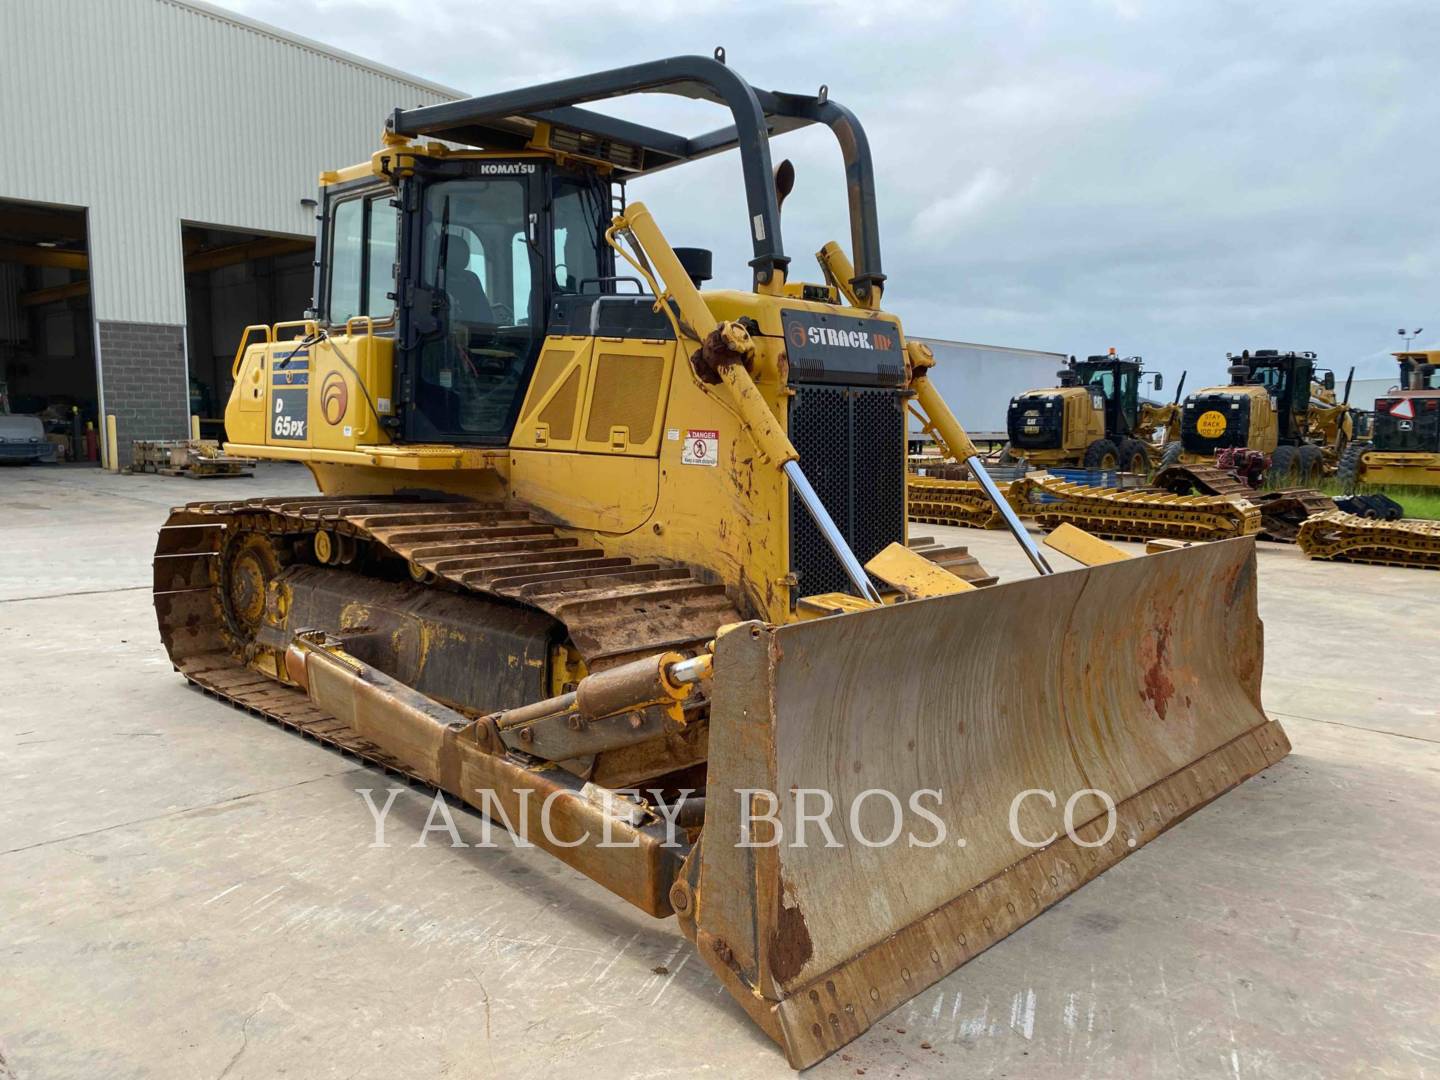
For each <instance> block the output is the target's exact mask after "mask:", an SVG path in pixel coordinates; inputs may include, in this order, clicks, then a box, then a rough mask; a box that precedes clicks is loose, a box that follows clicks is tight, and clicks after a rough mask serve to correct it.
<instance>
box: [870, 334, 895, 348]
mask: <svg viewBox="0 0 1440 1080" xmlns="http://www.w3.org/2000/svg"><path fill="white" fill-rule="evenodd" d="M894 347H895V339H894V338H892V337H890V335H888V334H876V335H875V348H877V349H893V348H894Z"/></svg>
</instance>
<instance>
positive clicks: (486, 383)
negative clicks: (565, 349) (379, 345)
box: [415, 179, 535, 438]
mask: <svg viewBox="0 0 1440 1080" xmlns="http://www.w3.org/2000/svg"><path fill="white" fill-rule="evenodd" d="M527 225H528V218H527V210H526V189H525V184H524V182H523V181H522V180H518V179H495V180H470V179H467V180H445V181H440V182H438V183H434V184H431V185H429V186H428V187H427V188H426V189H425V206H424V236H423V241H422V245H421V279H422V281H423V283H424V285H425V287H426V288H427V289H428V290H430V291H431V294H432V297H433V299H432V304H433V306H434V308H435V311H436V314H437V316H439V324H440V328H441V329H440V332H439V333H436V334H433V335H431V336H429V338H428V339H427V340H426V341H425V342H424V344H423V345H422V346H421V349H420V362H419V364H418V367H417V372H416V375H417V378H416V387H415V396H416V403H417V404H418V405H419V407H420V409H421V410H422V411H423V412H424V413H425V415H426V417H427V419H428V420H429V422H430V424H431V425H432V426H433V427H434V428H435V429H436V431H438V432H442V433H451V434H460V435H471V436H477V437H481V438H484V437H497V438H498V437H503V436H506V435H508V432H509V429H510V421H511V416H512V413H513V411H514V408H515V407H516V406H517V405H518V398H519V395H520V394H521V393H522V392H523V389H524V385H523V381H524V378H525V375H526V371H527V369H528V367H529V362H530V356H531V351H532V349H531V346H532V343H533V339H532V329H531V322H532V308H533V307H534V306H535V305H534V304H533V302H532V291H533V286H534V284H535V283H534V282H532V275H531V266H532V248H531V244H530V240H529V236H528V232H527Z"/></svg>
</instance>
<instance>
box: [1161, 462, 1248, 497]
mask: <svg viewBox="0 0 1440 1080" xmlns="http://www.w3.org/2000/svg"><path fill="white" fill-rule="evenodd" d="M1151 483H1152V484H1153V485H1154V486H1155V487H1158V488H1161V489H1163V490H1165V491H1168V492H1170V493H1171V494H1172V495H1190V494H1194V493H1196V492H1199V493H1200V494H1202V495H1238V496H1240V497H1241V498H1242V499H1248V498H1250V497H1251V496H1252V495H1254V494H1255V489H1254V488H1252V487H1251V486H1250V485H1249V484H1247V483H1245V481H1244V480H1241V479H1240V478H1239V477H1238V476H1236V475H1235V474H1234V473H1232V472H1229V471H1227V470H1225V469H1221V468H1217V467H1216V466H1214V465H1181V464H1176V465H1167V466H1166V467H1165V468H1163V469H1161V470H1160V471H1159V472H1157V473H1156V474H1155V477H1154V479H1153V480H1151Z"/></svg>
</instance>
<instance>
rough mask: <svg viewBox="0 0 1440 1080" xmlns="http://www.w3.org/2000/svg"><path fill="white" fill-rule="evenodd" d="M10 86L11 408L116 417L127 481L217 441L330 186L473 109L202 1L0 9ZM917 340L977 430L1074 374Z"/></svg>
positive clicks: (1050, 364)
mask: <svg viewBox="0 0 1440 1080" xmlns="http://www.w3.org/2000/svg"><path fill="white" fill-rule="evenodd" d="M62 76H63V77H62ZM0 86H3V87H4V101H5V105H6V109H5V114H4V120H3V124H4V133H5V136H6V138H5V145H6V152H5V153H4V154H3V155H0V393H3V394H4V397H5V401H6V403H7V404H8V408H9V409H10V411H13V412H21V413H32V414H39V415H40V416H41V417H42V418H43V419H45V421H46V426H47V429H48V430H49V431H50V432H51V433H52V437H54V438H56V439H60V438H61V437H66V438H65V439H64V442H65V447H66V451H67V453H68V455H69V456H71V457H72V458H76V459H79V460H85V459H87V458H89V459H92V460H94V459H98V458H99V457H100V456H102V455H103V454H104V439H103V437H101V435H100V433H101V432H103V430H104V426H105V425H104V420H103V418H104V417H106V416H107V415H113V416H114V417H115V418H116V425H117V440H116V443H117V455H116V456H117V458H118V464H119V465H124V464H128V462H129V460H130V456H131V446H132V443H133V442H134V441H135V440H137V439H182V438H185V437H187V435H188V434H189V432H190V417H191V416H198V417H199V418H200V421H201V432H202V434H203V435H204V436H206V437H212V438H223V437H224V435H225V432H224V427H223V422H222V416H223V413H224V409H225V403H226V401H227V400H228V398H229V394H230V389H231V385H232V382H233V379H232V377H231V367H232V363H233V361H234V358H235V350H236V347H237V345H238V344H239V343H240V341H241V338H242V336H243V333H244V329H245V327H246V326H249V325H252V324H256V323H274V322H277V321H282V320H290V319H298V318H300V317H301V316H302V315H303V314H304V312H305V311H306V309H307V307H308V306H309V303H310V298H311V295H312V292H313V273H314V269H313V258H314V239H313V238H314V233H315V207H316V189H317V186H318V183H317V181H318V177H319V175H320V173H321V172H322V171H324V170H327V169H333V168H336V167H338V166H341V165H346V164H351V163H355V162H359V161H363V160H366V159H368V158H369V157H370V155H371V154H372V153H373V152H374V151H375V149H376V147H377V146H378V145H379V140H380V136H381V132H382V128H383V123H384V119H385V118H386V117H387V116H388V115H389V114H390V113H391V111H392V110H394V109H395V108H396V107H412V106H416V105H427V104H433V103H436V102H440V101H446V100H453V99H456V98H460V97H463V96H465V95H464V94H462V93H461V92H460V91H458V90H453V89H450V88H448V87H444V86H440V85H437V84H434V83H430V82H426V81H424V80H421V79H418V78H415V77H413V76H410V75H406V74H404V73H401V72H398V71H394V70H392V69H389V68H386V67H383V66H381V65H378V64H375V63H372V62H370V61H368V60H364V59H361V58H359V57H356V56H352V55H350V54H348V53H345V52H342V51H339V50H336V49H332V48H330V47H328V46H325V45H322V44H319V43H317V42H314V41H310V40H308V39H304V38H300V37H296V36H294V35H291V34H288V33H285V32H282V31H280V30H277V29H275V28H273V27H269V26H265V25H263V24H260V23H256V22H253V21H251V20H248V19H246V18H244V17H241V16H238V15H234V14H232V13H230V12H228V11H224V10H222V9H220V8H217V7H214V6H212V5H210V4H206V3H203V2H200V0H106V2H104V3H96V2H91V0H0ZM925 340H928V341H930V344H931V345H932V346H933V347H934V348H935V349H936V352H937V354H938V355H939V356H940V357H941V360H942V366H941V367H940V368H939V369H937V372H938V381H939V382H940V383H941V384H942V389H943V390H944V391H945V393H946V394H947V396H948V398H949V400H950V401H951V402H953V403H954V405H955V407H956V410H957V412H958V413H959V414H960V418H961V420H962V422H963V423H965V424H966V425H967V426H969V427H970V428H971V429H972V430H973V431H975V432H976V433H977V434H981V433H988V432H989V431H990V430H991V429H993V428H995V427H997V426H999V425H1000V424H1001V423H1003V417H1004V415H1005V404H1006V402H1007V401H1008V400H1009V397H1010V396H1011V395H1012V394H1015V393H1017V392H1019V391H1021V390H1023V389H1025V388H1027V387H1030V386H1044V385H1048V384H1049V383H1051V382H1052V381H1053V377H1054V370H1055V368H1056V367H1057V366H1058V364H1059V362H1060V361H1062V360H1063V359H1064V357H1063V355H1061V354H1059V353H1043V352H1037V351H1033V350H1026V349H1009V348H1003V347H998V346H984V345H970V344H965V343H958V342H941V341H934V340H931V339H925ZM90 426H93V429H94V436H93V437H92V436H91V435H89V434H87V431H86V429H87V427H90Z"/></svg>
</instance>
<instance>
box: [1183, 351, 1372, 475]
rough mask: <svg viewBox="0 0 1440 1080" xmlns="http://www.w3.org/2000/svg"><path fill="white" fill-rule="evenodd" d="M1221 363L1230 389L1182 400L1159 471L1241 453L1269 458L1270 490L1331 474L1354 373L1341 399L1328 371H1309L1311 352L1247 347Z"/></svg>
mask: <svg viewBox="0 0 1440 1080" xmlns="http://www.w3.org/2000/svg"><path fill="white" fill-rule="evenodd" d="M1228 359H1229V360H1230V364H1229V367H1228V373H1229V375H1230V384H1229V385H1228V386H1212V387H1207V388H1206V389H1204V390H1198V391H1196V392H1195V393H1193V394H1191V395H1189V396H1188V397H1187V398H1186V399H1185V403H1184V405H1183V406H1182V407H1181V410H1180V438H1179V439H1177V440H1174V441H1172V442H1170V443H1168V444H1167V445H1166V447H1165V451H1164V454H1163V455H1162V457H1161V465H1162V466H1165V467H1168V466H1171V465H1177V464H1178V465H1213V464H1214V462H1215V454H1216V451H1219V450H1245V449H1248V450H1252V451H1255V452H1257V453H1259V454H1264V455H1265V456H1266V457H1267V458H1268V459H1269V461H1268V464H1267V466H1266V472H1265V481H1266V482H1267V483H1269V484H1271V485H1272V486H1277V487H1296V486H1301V487H1308V486H1313V485H1315V484H1317V483H1318V482H1319V481H1320V478H1321V477H1322V476H1325V475H1327V474H1329V473H1333V472H1334V471H1335V469H1336V467H1337V466H1338V464H1339V462H1340V456H1341V455H1342V454H1343V453H1344V451H1345V447H1346V446H1347V445H1348V444H1349V442H1350V439H1351V437H1352V435H1353V432H1354V422H1353V420H1352V418H1351V414H1350V407H1349V398H1350V381H1351V380H1352V379H1353V378H1354V376H1355V369H1354V368H1351V369H1350V375H1349V378H1347V379H1346V384H1345V394H1344V397H1343V399H1342V398H1339V397H1337V395H1336V393H1335V373H1334V372H1333V371H1331V370H1329V369H1321V368H1317V367H1316V364H1315V361H1316V356H1315V354H1314V353H1313V352H1295V351H1288V352H1283V353H1282V352H1280V351H1279V350H1278V349H1259V350H1256V351H1255V352H1254V353H1251V352H1250V351H1249V350H1248V349H1247V350H1245V351H1244V352H1242V353H1241V354H1240V356H1238V357H1236V356H1233V355H1231V356H1229V357H1228Z"/></svg>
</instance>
